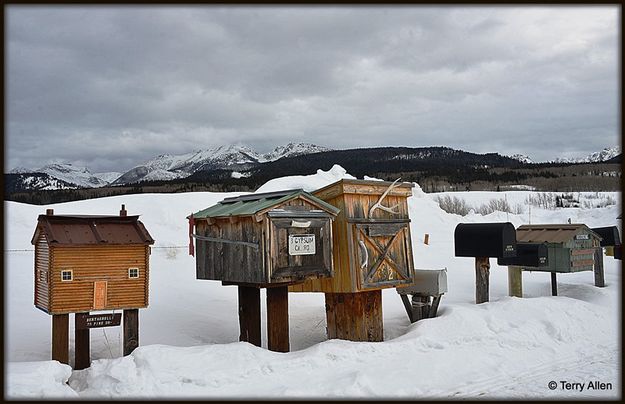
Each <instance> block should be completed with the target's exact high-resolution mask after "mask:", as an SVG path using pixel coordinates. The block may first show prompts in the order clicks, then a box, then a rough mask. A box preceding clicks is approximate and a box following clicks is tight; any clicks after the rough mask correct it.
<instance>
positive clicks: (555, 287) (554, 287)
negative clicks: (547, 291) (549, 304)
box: [551, 272, 558, 296]
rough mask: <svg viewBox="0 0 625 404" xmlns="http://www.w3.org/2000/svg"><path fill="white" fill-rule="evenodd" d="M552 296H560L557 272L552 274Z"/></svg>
mask: <svg viewBox="0 0 625 404" xmlns="http://www.w3.org/2000/svg"><path fill="white" fill-rule="evenodd" d="M551 296H558V279H557V278H556V273H555V272H551Z"/></svg>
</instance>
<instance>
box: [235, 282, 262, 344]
mask: <svg viewBox="0 0 625 404" xmlns="http://www.w3.org/2000/svg"><path fill="white" fill-rule="evenodd" d="M238 293H239V330H240V333H239V341H246V342H249V343H250V344H254V345H256V346H261V332H260V289H259V288H257V287H249V286H238Z"/></svg>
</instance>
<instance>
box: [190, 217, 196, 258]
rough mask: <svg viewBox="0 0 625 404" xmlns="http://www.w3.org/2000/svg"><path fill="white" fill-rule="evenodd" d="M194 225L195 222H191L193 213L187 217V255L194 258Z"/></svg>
mask: <svg viewBox="0 0 625 404" xmlns="http://www.w3.org/2000/svg"><path fill="white" fill-rule="evenodd" d="M194 225H195V220H193V213H191V216H189V255H190V256H192V257H194V256H195V250H194V248H193V226H194Z"/></svg>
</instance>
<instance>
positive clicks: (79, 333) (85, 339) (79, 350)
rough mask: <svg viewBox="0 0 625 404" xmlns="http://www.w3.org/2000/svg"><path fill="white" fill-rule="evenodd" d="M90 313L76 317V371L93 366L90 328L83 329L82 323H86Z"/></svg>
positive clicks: (78, 314)
mask: <svg viewBox="0 0 625 404" xmlns="http://www.w3.org/2000/svg"><path fill="white" fill-rule="evenodd" d="M88 315H89V313H88V312H87V313H76V314H75V315H74V322H75V324H74V369H75V370H81V369H86V368H88V367H89V366H91V352H90V338H89V328H81V327H80V324H81V323H83V322H84V323H86V321H87V320H86V318H87V316H88Z"/></svg>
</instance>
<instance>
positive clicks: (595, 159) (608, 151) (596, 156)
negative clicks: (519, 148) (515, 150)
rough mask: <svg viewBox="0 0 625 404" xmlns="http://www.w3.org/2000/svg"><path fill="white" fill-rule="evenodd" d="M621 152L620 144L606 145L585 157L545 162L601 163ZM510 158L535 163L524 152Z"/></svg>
mask: <svg viewBox="0 0 625 404" xmlns="http://www.w3.org/2000/svg"><path fill="white" fill-rule="evenodd" d="M620 154H621V148H620V146H613V147H606V148H605V149H603V150H601V151H598V152H593V153H590V154H589V155H588V156H585V157H581V158H567V157H564V158H556V159H555V160H551V161H548V162H547V163H557V164H560V163H565V164H567V163H570V164H579V163H601V162H605V161H609V160H612V159H613V158H615V157H617V156H619V155H620ZM509 157H510V158H513V159H515V160H518V161H520V162H521V163H525V164H534V163H536V162H535V161H533V160H532V159H531V158H530V157H528V156H526V155H524V154H514V155H512V156H509Z"/></svg>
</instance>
